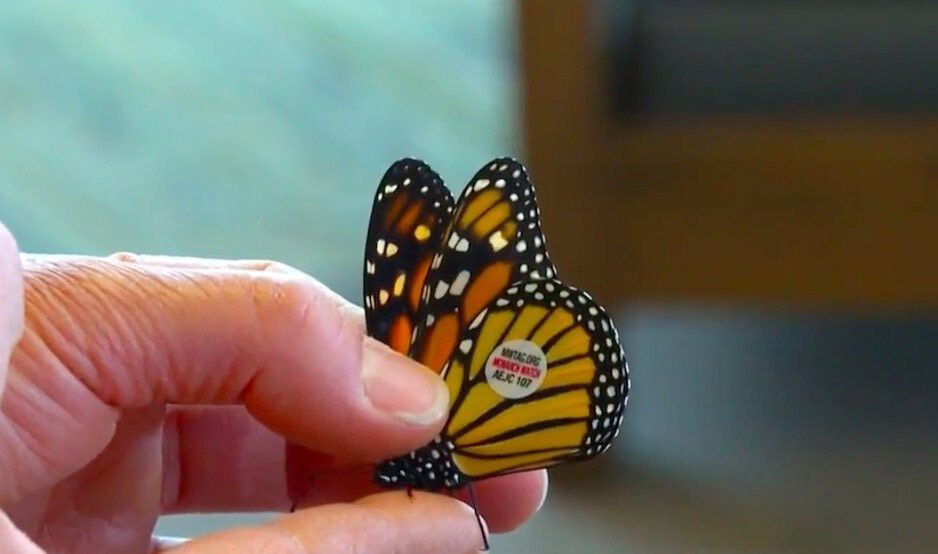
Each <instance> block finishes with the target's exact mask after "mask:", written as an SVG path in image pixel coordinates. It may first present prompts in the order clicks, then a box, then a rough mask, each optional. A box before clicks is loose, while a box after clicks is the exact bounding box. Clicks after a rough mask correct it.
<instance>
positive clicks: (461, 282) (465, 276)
mask: <svg viewBox="0 0 938 554" xmlns="http://www.w3.org/2000/svg"><path fill="white" fill-rule="evenodd" d="M470 275H471V274H470V273H469V270H468V269H464V270H462V271H460V272H459V275H457V276H456V278H455V279H453V284H452V285H451V286H450V288H449V293H450V294H453V295H457V296H458V295H460V294H462V291H463V290H465V288H466V284H468V283H469V276H470Z"/></svg>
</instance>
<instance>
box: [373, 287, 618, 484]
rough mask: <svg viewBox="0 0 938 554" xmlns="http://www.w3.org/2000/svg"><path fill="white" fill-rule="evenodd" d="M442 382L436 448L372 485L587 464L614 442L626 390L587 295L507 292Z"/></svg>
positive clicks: (389, 466) (476, 323) (474, 327)
mask: <svg viewBox="0 0 938 554" xmlns="http://www.w3.org/2000/svg"><path fill="white" fill-rule="evenodd" d="M444 379H445V381H446V384H447V386H448V388H449V391H450V416H449V419H448V420H447V423H446V425H445V427H444V429H443V431H442V432H441V434H440V436H439V438H438V439H437V440H436V441H434V442H433V443H431V444H430V445H428V446H426V447H424V448H422V449H419V450H417V451H415V452H413V453H412V454H410V455H409V456H403V457H400V458H397V459H394V460H390V461H388V462H385V463H384V464H382V465H381V466H379V468H378V471H377V473H376V477H377V479H378V482H379V483H384V484H389V485H394V484H401V485H412V486H417V487H421V488H429V489H439V488H456V487H459V486H461V485H463V484H465V483H466V482H468V481H471V480H475V479H481V478H486V477H492V476H496V475H504V474H507V473H513V472H517V471H525V470H530V469H538V468H544V467H549V466H552V465H555V464H558V463H563V462H575V461H581V460H586V459H589V458H592V457H593V456H595V455H597V454H599V453H600V452H603V451H605V450H606V449H607V448H608V447H609V445H610V444H611V441H612V439H613V438H614V437H615V436H616V435H617V434H618V429H619V425H620V423H621V421H622V415H623V412H624V410H625V404H626V399H627V396H628V392H629V388H630V384H629V378H628V367H627V364H626V361H625V359H624V357H623V352H622V348H621V345H620V343H619V337H618V333H617V331H616V329H615V326H614V325H613V322H612V320H611V318H610V317H609V316H608V315H607V314H606V312H605V310H603V308H602V307H601V306H599V305H598V304H597V303H596V302H595V301H594V300H593V299H592V298H591V297H590V296H589V294H588V293H586V292H584V291H580V290H578V289H575V288H573V287H569V286H567V285H565V284H563V283H562V282H560V281H558V280H555V279H548V280H526V281H522V282H519V283H516V284H513V285H511V286H510V287H509V288H508V289H507V290H506V291H504V292H503V293H502V294H500V295H499V296H498V297H497V298H496V299H495V300H493V301H492V302H490V303H489V304H488V305H487V306H486V307H485V308H484V309H483V310H482V311H481V312H480V313H479V314H477V316H476V317H475V318H474V320H473V321H472V322H471V323H470V325H469V328H468V329H467V332H466V333H465V334H464V335H463V336H462V337H461V340H460V343H459V345H458V347H457V348H456V351H455V353H454V354H453V356H452V358H451V359H450V360H449V361H448V362H447V363H446V367H445V369H444Z"/></svg>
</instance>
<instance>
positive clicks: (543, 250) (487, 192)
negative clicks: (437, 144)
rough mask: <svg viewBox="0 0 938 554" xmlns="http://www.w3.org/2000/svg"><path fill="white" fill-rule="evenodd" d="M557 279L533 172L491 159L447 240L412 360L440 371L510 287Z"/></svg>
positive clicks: (425, 296)
mask: <svg viewBox="0 0 938 554" xmlns="http://www.w3.org/2000/svg"><path fill="white" fill-rule="evenodd" d="M555 275H556V269H555V268H554V266H553V264H552V263H551V261H550V259H549V257H548V255H547V247H546V244H545V241H544V234H543V233H542V231H541V225H540V211H539V209H538V207H537V198H536V195H535V192H534V185H533V184H532V183H531V180H530V178H529V177H528V174H527V171H526V170H525V168H524V166H523V165H521V164H520V163H519V162H517V161H515V160H513V159H511V158H498V159H495V160H492V161H491V162H489V163H488V164H486V165H485V166H484V167H483V168H482V169H480V170H479V171H478V172H477V173H476V174H475V176H474V177H473V178H472V180H471V181H470V182H469V184H468V185H467V186H466V188H465V189H464V190H463V193H462V195H461V196H460V198H459V202H458V204H457V206H456V209H455V211H454V212H453V214H452V217H451V219H450V221H449V225H448V227H447V228H446V231H445V232H444V234H443V236H442V237H441V250H440V252H439V253H437V254H436V255H435V256H434V257H433V261H432V262H431V264H430V270H429V273H428V274H427V278H426V281H425V282H424V285H423V289H422V293H421V298H422V301H423V302H422V305H421V307H420V310H419V313H418V320H417V328H416V335H415V337H414V340H413V342H412V344H411V346H410V350H409V354H410V356H411V357H412V358H414V359H416V360H418V361H420V362H421V363H423V364H424V365H426V366H428V367H430V368H431V369H433V370H435V371H437V372H440V371H442V369H443V365H444V364H445V363H446V361H447V360H449V358H450V357H451V356H452V354H453V351H454V349H455V347H456V343H457V341H458V340H459V337H460V336H461V335H462V334H463V333H464V332H465V330H466V328H467V326H468V325H469V322H471V321H472V319H473V318H474V317H475V316H476V314H478V313H479V312H480V311H481V310H482V308H483V307H485V306H486V305H488V304H489V303H490V302H491V301H492V300H493V299H494V298H495V297H496V296H498V295H499V294H500V293H501V292H502V291H504V290H505V289H506V288H507V287H508V285H509V284H510V283H512V282H514V281H517V280H519V279H522V278H527V279H549V278H553V277H554V276H555Z"/></svg>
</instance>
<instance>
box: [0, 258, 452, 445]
mask: <svg viewBox="0 0 938 554" xmlns="http://www.w3.org/2000/svg"><path fill="white" fill-rule="evenodd" d="M163 260H164V263H160V261H159V260H153V261H143V262H142V263H141V262H140V261H132V260H121V259H100V258H74V257H71V258H56V257H26V258H25V261H24V270H25V285H26V286H25V296H26V326H27V332H26V336H25V337H24V340H23V341H22V343H21V345H20V346H19V347H18V348H17V350H18V351H19V352H20V353H21V354H23V355H21V356H18V357H17V356H16V355H14V364H13V366H14V371H17V372H18V373H20V374H21V375H22V376H23V377H25V378H26V380H28V381H31V382H33V383H34V384H37V385H38V386H39V387H40V388H43V389H47V390H51V391H55V392H56V393H58V392H59V391H60V390H61V389H62V388H63V387H69V388H72V389H75V388H76V387H80V386H84V387H86V390H84V391H83V390H73V391H71V392H72V393H73V394H72V395H71V396H70V397H69V402H71V403H73V404H72V405H74V403H75V402H78V400H76V399H77V398H78V397H79V396H80V395H82V394H84V393H86V392H87V391H90V392H91V393H92V395H93V396H94V397H95V399H96V400H98V401H99V402H100V403H103V404H105V405H107V406H110V407H116V408H135V407H140V406H146V405H150V404H153V403H171V404H235V403H243V404H244V405H245V406H246V407H247V408H248V410H249V411H250V412H251V413H252V414H253V415H254V416H255V417H256V418H257V419H258V420H260V421H261V422H262V423H264V424H266V425H267V426H269V427H270V428H272V429H273V430H275V431H277V432H278V433H280V434H282V435H284V436H286V437H287V438H289V439H291V440H294V441H296V442H299V443H302V444H307V445H310V446H313V447H315V448H317V449H318V450H322V451H327V452H330V453H333V454H336V455H339V456H342V457H347V458H350V459H364V460H376V459H379V458H382V457H385V456H388V455H390V454H397V453H401V452H405V451H407V450H410V449H412V448H414V447H416V446H419V445H421V444H424V443H425V442H427V441H429V440H431V439H432V437H433V436H434V435H435V433H436V432H437V430H438V429H439V427H440V425H441V424H442V419H443V416H444V414H445V412H446V407H447V399H448V396H447V392H446V388H445V386H444V385H443V382H442V380H441V379H440V378H439V377H438V376H437V375H436V374H435V373H433V372H431V371H430V370H428V369H427V368H425V367H423V366H420V365H419V364H417V363H415V362H413V361H411V360H410V359H408V358H406V357H404V356H401V355H399V354H397V353H395V352H393V351H391V350H390V349H389V348H387V347H386V346H384V345H383V344H380V343H378V342H377V341H374V340H373V339H370V338H368V337H366V336H365V333H364V324H363V319H362V313H361V310H360V309H359V308H357V307H355V306H353V305H352V304H350V303H348V302H347V301H345V300H344V299H342V298H341V297H340V296H338V295H337V294H335V293H333V292H332V291H330V290H329V289H328V288H326V287H325V286H324V285H322V284H321V283H319V282H317V281H316V280H314V279H313V278H311V277H309V276H307V275H305V274H302V273H300V272H298V271H295V270H284V269H283V268H284V266H281V265H279V264H271V263H268V264H267V265H262V266H261V268H260V269H254V268H253V266H252V264H254V262H249V263H242V262H231V263H230V266H228V267H225V266H223V265H221V264H219V263H217V262H210V263H208V264H207V267H200V266H199V265H198V264H197V263H192V260H189V259H187V260H186V261H185V262H184V263H178V262H175V261H173V260H172V259H169V260H166V259H163ZM51 364H60V365H61V366H62V367H63V368H64V370H65V373H68V374H71V376H73V379H71V381H69V379H68V378H67V377H66V376H64V375H63V373H62V372H57V371H56V372H50V371H48V367H49V366H50V365H51ZM55 379H59V380H60V381H59V382H50V380H55ZM63 381H64V382H65V383H64V384H63ZM85 396H87V394H85ZM72 411H82V410H72ZM95 413H98V414H100V413H101V410H100V409H99V410H97V411H96V412H95ZM73 415H75V416H76V417H78V418H79V419H80V418H81V417H82V416H83V414H82V413H77V414H73ZM41 423H43V422H39V424H41ZM95 423H98V424H100V422H95ZM97 447H98V448H100V447H101V445H97Z"/></svg>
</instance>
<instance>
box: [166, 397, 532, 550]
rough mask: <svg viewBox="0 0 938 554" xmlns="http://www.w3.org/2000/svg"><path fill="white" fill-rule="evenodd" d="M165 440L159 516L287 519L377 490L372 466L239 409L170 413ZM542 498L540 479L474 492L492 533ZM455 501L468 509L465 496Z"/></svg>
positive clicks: (493, 483)
mask: <svg viewBox="0 0 938 554" xmlns="http://www.w3.org/2000/svg"><path fill="white" fill-rule="evenodd" d="M163 437H164V447H163V458H164V466H163V476H164V477H163V485H164V492H163V513H181V512H226V511H286V510H288V509H289V508H291V507H293V506H294V505H299V506H304V507H305V506H318V505H322V504H328V503H335V502H349V501H352V500H355V499H358V498H361V497H363V496H366V495H369V494H375V493H377V492H380V491H381V490H382V489H380V488H379V487H378V486H377V485H375V483H374V466H373V465H372V464H361V465H348V464H345V463H342V462H341V461H339V460H336V458H335V457H334V456H330V455H327V454H323V453H320V452H313V451H310V450H308V449H303V448H300V447H298V446H296V445H289V444H287V443H286V441H285V440H284V439H283V438H282V437H280V436H278V435H276V434H275V433H273V432H272V431H270V430H268V429H267V428H266V427H264V426H263V425H261V424H260V423H258V422H257V420H255V419H254V418H253V417H251V415H250V414H249V413H247V410H245V409H244V408H243V407H240V406H226V407H201V406H200V407H191V406H181V407H174V408H172V409H171V410H170V411H169V414H168V415H167V419H166V424H165V426H164V431H163ZM546 492H547V473H546V472H545V471H532V472H526V473H519V474H514V475H509V476H504V477H496V478H492V479H486V480H483V481H480V482H478V483H477V484H476V497H477V500H478V503H479V511H480V512H481V513H482V514H483V516H485V519H486V521H487V522H488V523H489V525H490V526H491V529H492V531H493V532H496V533H501V532H506V531H511V530H513V529H515V528H517V527H518V526H520V525H521V524H522V523H524V522H525V521H527V520H528V519H530V518H531V517H532V516H533V515H534V513H536V512H537V510H538V509H539V508H540V506H541V504H542V503H543V501H544V497H545V495H546ZM459 497H460V498H461V499H463V500H464V501H468V496H467V494H466V493H465V491H463V492H461V493H460V495H459Z"/></svg>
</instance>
